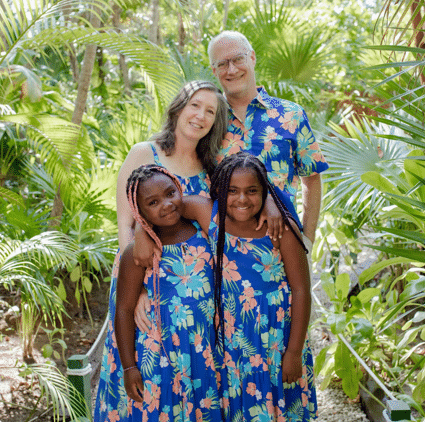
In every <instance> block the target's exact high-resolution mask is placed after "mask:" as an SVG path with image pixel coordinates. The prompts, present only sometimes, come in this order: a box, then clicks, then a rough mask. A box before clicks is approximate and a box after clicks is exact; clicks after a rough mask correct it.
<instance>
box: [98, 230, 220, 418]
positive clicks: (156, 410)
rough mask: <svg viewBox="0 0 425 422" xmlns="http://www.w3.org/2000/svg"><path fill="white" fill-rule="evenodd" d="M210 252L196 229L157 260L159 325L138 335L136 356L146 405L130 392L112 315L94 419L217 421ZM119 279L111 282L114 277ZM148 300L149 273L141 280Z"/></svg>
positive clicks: (149, 290)
mask: <svg viewBox="0 0 425 422" xmlns="http://www.w3.org/2000/svg"><path fill="white" fill-rule="evenodd" d="M212 262H213V258H212V252H211V248H210V246H209V243H208V239H207V237H206V236H205V235H204V234H203V233H202V232H201V231H200V229H199V227H198V231H197V233H196V234H195V235H194V236H193V237H191V238H190V239H188V240H187V241H186V242H184V243H182V244H178V245H165V246H164V247H163V253H162V259H161V261H160V284H159V285H160V290H159V294H160V303H161V304H160V312H161V323H162V329H161V331H160V330H158V328H157V327H156V321H155V317H154V307H153V306H152V308H151V310H150V312H149V313H148V315H149V316H150V318H151V320H152V322H153V327H152V329H151V330H150V331H149V332H147V333H142V332H140V331H139V330H138V329H136V332H135V350H136V354H135V358H136V362H137V366H138V368H139V370H140V373H141V375H142V379H143V382H144V390H143V399H144V402H143V403H136V402H134V401H132V400H130V399H129V398H128V397H127V393H126V391H125V388H124V384H123V368H122V365H121V362H120V359H119V353H118V349H117V345H116V339H115V332H114V325H113V319H111V318H112V315H115V303H114V302H112V306H111V308H110V312H109V318H110V320H109V323H108V335H107V339H106V342H105V347H104V354H103V361H102V371H101V375H100V382H99V390H98V396H97V401H96V409H95V417H94V421H95V422H110V421H114V422H123V421H125V422H130V421H134V422H136V421H149V422H151V421H164V422H165V421H170V422H171V421H181V422H186V421H192V422H195V421H208V422H209V421H220V420H221V410H220V401H219V395H218V385H217V373H216V366H217V365H216V361H215V358H214V354H213V351H214V348H215V347H214V346H215V332H214V324H213V317H214V300H213V293H212V282H213V272H212ZM113 283H114V284H115V283H116V279H115V280H113ZM145 283H146V284H145V286H146V288H147V290H148V295H149V297H151V298H152V297H153V277H152V274H151V275H150V277H148V278H147V279H146V280H145Z"/></svg>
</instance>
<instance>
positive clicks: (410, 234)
mask: <svg viewBox="0 0 425 422" xmlns="http://www.w3.org/2000/svg"><path fill="white" fill-rule="evenodd" d="M375 229H376V230H382V231H385V232H387V233H391V234H395V235H396V236H400V237H404V238H405V239H408V240H412V241H413V242H417V243H422V244H423V245H425V235H424V234H422V233H420V232H418V231H412V230H401V229H392V228H387V227H375Z"/></svg>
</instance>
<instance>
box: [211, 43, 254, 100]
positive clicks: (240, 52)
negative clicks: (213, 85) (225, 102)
mask: <svg viewBox="0 0 425 422" xmlns="http://www.w3.org/2000/svg"><path fill="white" fill-rule="evenodd" d="M254 67H255V52H254V51H253V50H251V51H249V50H248V49H247V48H246V46H245V45H243V44H242V43H240V42H239V41H237V40H233V39H226V38H223V39H221V40H219V41H217V42H216V43H215V44H214V46H213V50H212V70H213V73H214V75H215V76H216V77H217V79H218V80H219V82H220V85H221V87H222V88H223V90H224V92H225V94H226V97H227V98H228V99H230V100H231V98H232V97H233V98H244V97H247V99H249V100H251V99H252V98H254V97H255V96H256V94H257V91H256V83H255V70H254Z"/></svg>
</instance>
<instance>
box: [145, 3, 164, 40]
mask: <svg viewBox="0 0 425 422" xmlns="http://www.w3.org/2000/svg"><path fill="white" fill-rule="evenodd" d="M148 38H149V41H150V42H153V43H154V44H160V42H161V36H160V33H159V0H152V25H151V28H150V31H149V37H148Z"/></svg>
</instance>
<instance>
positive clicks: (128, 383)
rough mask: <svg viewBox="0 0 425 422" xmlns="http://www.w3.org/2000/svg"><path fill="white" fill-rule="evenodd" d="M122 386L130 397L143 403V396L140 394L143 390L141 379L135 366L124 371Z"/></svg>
mask: <svg viewBox="0 0 425 422" xmlns="http://www.w3.org/2000/svg"><path fill="white" fill-rule="evenodd" d="M124 387H125V391H126V392H127V395H128V397H130V399H132V400H134V401H137V402H139V403H143V397H142V396H141V395H140V393H141V392H142V391H143V380H142V374H141V373H140V371H139V368H138V367H137V366H135V367H134V368H131V369H128V370H127V371H125V372H124Z"/></svg>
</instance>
